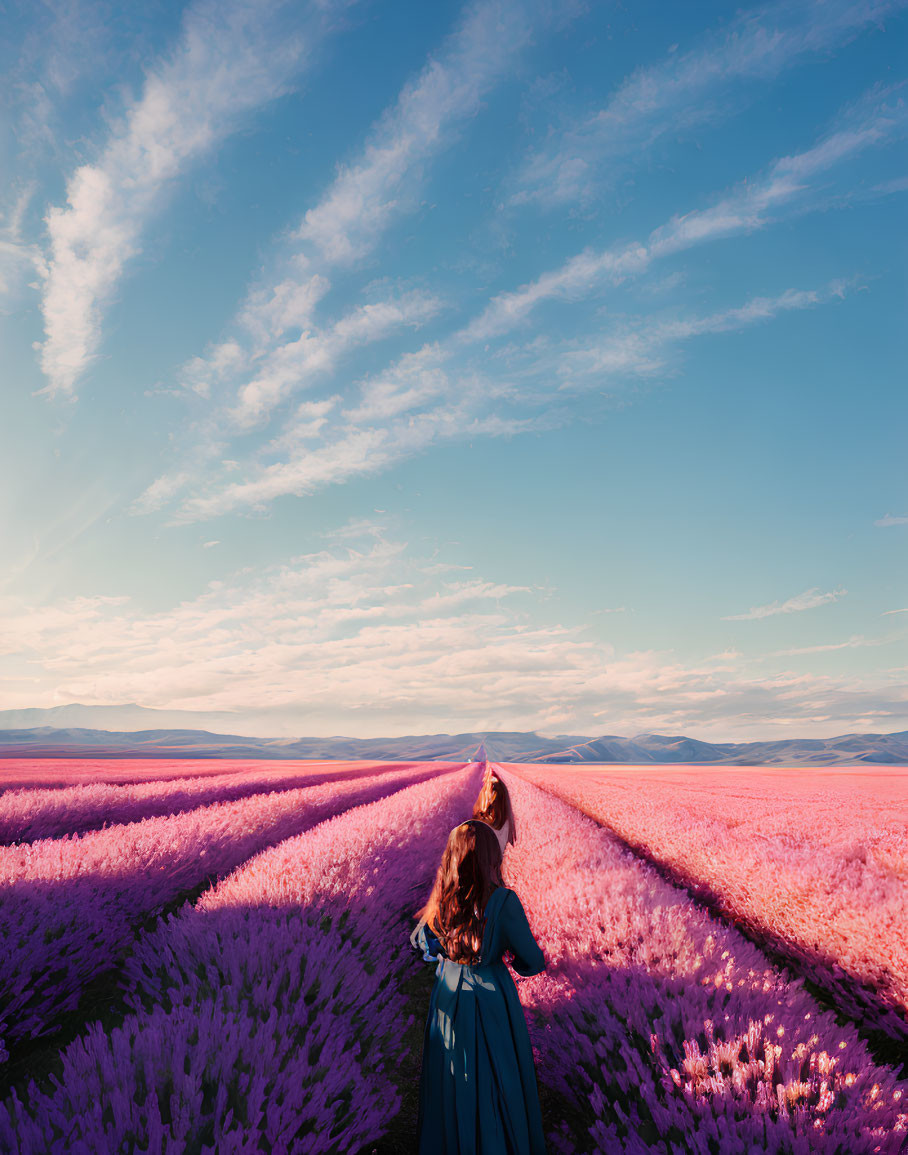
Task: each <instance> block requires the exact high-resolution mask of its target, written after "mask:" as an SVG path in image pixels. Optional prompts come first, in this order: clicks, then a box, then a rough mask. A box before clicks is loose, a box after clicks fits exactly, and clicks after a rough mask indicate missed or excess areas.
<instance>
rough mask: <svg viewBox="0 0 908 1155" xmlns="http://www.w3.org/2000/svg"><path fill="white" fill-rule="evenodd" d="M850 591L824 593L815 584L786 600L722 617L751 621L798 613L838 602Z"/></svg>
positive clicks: (728, 619)
mask: <svg viewBox="0 0 908 1155" xmlns="http://www.w3.org/2000/svg"><path fill="white" fill-rule="evenodd" d="M847 593H848V590H846V589H836V590H829V591H828V592H826V593H822V592H821V591H820V590H819V588H817V587H816V586H814V587H813V588H812V589H809V590H805V591H804V592H803V593H802V594H797V595H796V596H795V597H793V598H789V599H788V601H785V602H770V603H769V604H768V605H765V606H752V607H751V608H750V609H749V610H748V611H747V612H746V613H744V614H729V615H728V616H727V617H724V618H723V619H722V621H723V622H750V621H758V620H760V619H762V618H772V617H775V616H776V615H777V614H797V613H801V612H802V611H803V610H814V609H816V608H817V607H818V606H825V605H828V604H829V603H830V602H837V601H838V600H839V599H840V598H843V597H845V595H846V594H847Z"/></svg>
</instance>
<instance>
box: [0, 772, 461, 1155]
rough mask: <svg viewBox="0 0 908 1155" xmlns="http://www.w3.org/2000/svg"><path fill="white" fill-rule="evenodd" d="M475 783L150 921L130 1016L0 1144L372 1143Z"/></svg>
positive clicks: (95, 1043) (331, 839)
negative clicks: (436, 899) (437, 880)
mask: <svg viewBox="0 0 908 1155" xmlns="http://www.w3.org/2000/svg"><path fill="white" fill-rule="evenodd" d="M480 779H481V773H480V771H479V769H478V767H477V766H476V765H475V764H474V765H471V766H469V767H468V768H467V769H465V770H463V771H461V772H459V773H454V774H444V775H441V776H436V777H434V778H433V779H432V780H431V781H427V782H422V783H419V784H416V785H411V786H409V787H407V788H406V789H403V790H400V791H399V792H397V793H395V794H393V795H390V796H388V797H386V798H384V799H382V800H380V801H377V802H373V803H372V804H371V805H367V806H362V807H359V808H357V809H354V810H348V811H347V812H345V813H343V814H340V815H338V816H337V817H335V818H333V819H331V820H329V821H326V822H324V823H322V824H321V825H319V826H317V827H315V828H314V829H312V830H310V831H308V832H307V833H305V834H302V835H299V836H297V837H294V838H290V839H288V840H286V841H284V842H282V843H281V844H280V845H279V846H275V847H274V848H273V849H271V850H268V851H265V852H263V853H262V854H260V855H258V856H257V857H255V858H253V859H252V860H251V861H249V862H248V863H246V864H245V865H244V866H242V867H241V868H240V869H238V870H237V871H236V872H235V873H234V874H232V875H231V876H230V877H228V878H227V879H225V880H223V881H222V882H221V883H220V884H219V885H218V886H217V887H216V888H215V889H214V890H212V891H211V892H209V893H208V894H207V895H205V896H204V898H203V899H202V900H200V901H199V902H198V903H197V904H196V905H195V906H186V907H184V908H183V910H182V911H181V912H180V913H179V914H175V915H173V916H172V917H170V918H168V919H167V920H166V921H165V922H163V923H161V924H159V925H158V926H157V927H156V928H155V929H154V930H153V931H151V932H149V933H148V934H147V935H145V936H144V937H143V938H142V940H141V941H140V942H139V943H138V944H137V946H136V949H135V951H134V953H133V955H132V957H131V958H130V960H129V961H128V963H127V966H126V969H125V971H124V979H125V982H126V984H127V989H128V996H127V997H128V1001H129V1002H130V1004H131V1005H132V1007H133V1008H134V1013H132V1014H130V1015H129V1016H128V1017H127V1019H126V1021H125V1022H124V1023H123V1025H122V1026H121V1027H118V1028H115V1029H114V1030H113V1031H112V1032H111V1033H110V1034H109V1035H108V1034H107V1033H105V1032H104V1031H103V1030H102V1029H101V1027H100V1025H95V1026H93V1027H91V1028H90V1029H89V1030H88V1031H87V1033H86V1034H85V1035H84V1036H83V1037H82V1038H81V1039H79V1040H77V1041H76V1042H75V1043H74V1044H72V1045H71V1046H70V1047H69V1048H68V1049H67V1050H66V1052H65V1053H64V1055H63V1060H62V1073H61V1075H60V1077H59V1079H57V1080H56V1081H55V1083H54V1085H53V1086H52V1087H51V1088H50V1089H49V1090H41V1089H39V1088H38V1087H36V1086H35V1085H34V1084H32V1085H31V1087H30V1088H29V1090H28V1092H27V1094H26V1096H25V1099H24V1101H23V1100H20V1098H19V1097H18V1096H17V1095H16V1094H13V1095H12V1096H10V1098H9V1099H8V1100H7V1101H6V1102H5V1103H4V1104H2V1105H0V1148H5V1147H7V1146H8V1147H10V1148H11V1149H14V1150H17V1151H19V1152H21V1153H22V1155H38V1153H39V1152H40V1153H43V1152H46V1151H48V1150H66V1151H71V1152H76V1153H82V1152H84V1153H85V1155H88V1153H89V1152H96V1151H101V1150H105V1151H113V1150H118V1151H119V1150H123V1151H126V1150H136V1149H141V1150H144V1151H148V1152H152V1153H157V1155H165V1153H169V1152H173V1153H176V1152H183V1151H186V1150H192V1151H196V1152H199V1153H200V1155H214V1153H215V1152H217V1153H218V1155H225V1153H226V1155H233V1153H236V1155H239V1153H240V1152H243V1153H247V1152H254V1151H269V1152H272V1153H273V1155H284V1153H285V1152H294V1153H297V1152H298V1153H309V1155H315V1153H328V1152H331V1153H336V1155H341V1153H348V1152H353V1151H356V1150H358V1149H359V1148H360V1147H361V1146H363V1145H364V1144H366V1143H368V1142H370V1141H373V1140H375V1139H377V1138H379V1137H380V1136H381V1135H382V1133H383V1131H384V1130H385V1128H386V1127H387V1124H388V1121H389V1120H390V1119H391V1118H392V1117H393V1115H394V1114H395V1113H396V1111H397V1110H398V1107H399V1102H400V1100H399V1097H398V1094H397V1092H396V1090H395V1084H394V1079H393V1073H394V1068H395V1060H396V1058H397V1056H398V1054H399V1051H400V1046H401V1036H402V1033H403V1031H404V1028H405V1027H406V1025H407V1005H406V1000H405V999H404V997H403V996H402V994H401V992H400V977H401V972H402V971H403V969H404V964H405V960H406V956H407V955H408V954H409V947H408V945H407V930H408V927H409V918H408V916H409V915H410V914H411V913H412V910H413V909H414V907H415V906H417V905H418V904H419V902H420V901H421V900H422V898H423V896H424V892H425V890H426V888H427V887H428V885H429V883H430V882H431V878H432V875H433V873H434V870H435V867H436V865H437V861H438V858H439V856H440V854H441V850H442V848H443V846H444V843H445V840H446V837H447V834H448V831H449V829H450V828H451V827H452V826H454V825H456V824H457V823H458V822H460V821H461V820H462V819H463V818H464V816H465V815H466V814H468V813H469V812H470V808H471V807H472V803H473V800H474V799H475V797H476V794H477V792H478V790H479V785H480ZM316 789H321V788H318V787H317V788H316Z"/></svg>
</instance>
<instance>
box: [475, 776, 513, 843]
mask: <svg viewBox="0 0 908 1155" xmlns="http://www.w3.org/2000/svg"><path fill="white" fill-rule="evenodd" d="M473 817H474V818H479V819H480V820H481V821H482V822H488V824H489V825H490V826H494V827H495V829H496V830H501V829H502V828H503V827H504V825H505V823H507V825H508V842H516V841H517V824H516V823H515V821H514V811H513V809H512V808H511V796H510V794H508V788H507V786H505V784H504V783H503V782H502V780H501V779H500V778H499V777H498V775H497V774H494V773H493V772H492V771H491V770H489V771H488V772H487V773H486V776H485V779H484V780H483V783H482V789H481V790H480V791H479V797H478V798H477V799H476V805H475V806H474V807H473Z"/></svg>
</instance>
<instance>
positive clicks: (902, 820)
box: [518, 767, 908, 1061]
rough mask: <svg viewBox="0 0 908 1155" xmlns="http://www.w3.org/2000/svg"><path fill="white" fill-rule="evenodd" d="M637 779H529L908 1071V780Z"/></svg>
mask: <svg viewBox="0 0 908 1155" xmlns="http://www.w3.org/2000/svg"><path fill="white" fill-rule="evenodd" d="M635 769H636V768H635ZM639 769H640V771H641V772H640V773H639V775H638V776H637V777H636V778H632V777H630V776H629V775H628V773H627V770H626V768H621V769H620V770H618V771H616V772H613V771H611V770H594V771H590V770H585V769H579V770H578V769H575V768H571V769H569V770H568V769H567V768H564V769H552V768H542V767H533V768H530V767H521V768H519V771H518V772H519V773H520V774H521V776H523V777H524V778H526V780H527V781H531V782H533V783H534V784H536V785H538V786H541V787H543V788H544V789H546V790H549V791H552V792H553V793H555V794H557V795H558V797H560V798H563V799H564V800H565V801H567V802H569V803H571V805H573V806H576V807H578V808H579V809H580V810H582V811H583V812H584V813H585V814H588V815H589V816H590V817H591V818H594V819H595V820H596V821H597V822H600V823H603V824H604V825H606V826H608V827H609V828H610V829H612V830H614V831H615V833H616V834H618V835H620V837H621V838H623V839H624V840H625V841H626V842H627V843H628V845H629V846H630V847H632V848H633V849H634V850H635V851H637V852H638V853H640V854H643V855H645V856H646V857H647V858H648V859H650V860H651V861H652V862H654V863H655V864H657V865H659V866H660V867H662V868H665V869H666V870H667V871H668V872H670V873H671V874H672V876H673V877H674V878H675V879H676V881H678V882H679V883H682V884H683V885H685V886H686V887H687V888H688V889H689V890H690V891H691V893H692V894H693V895H694V896H695V897H698V898H700V899H701V900H704V901H707V902H708V903H709V904H710V905H711V906H712V907H713V908H714V909H715V910H717V911H718V912H719V913H721V914H722V915H724V916H725V917H727V918H729V919H732V920H733V921H735V922H736V923H738V924H739V925H741V926H743V927H745V928H746V929H747V930H748V932H749V933H750V934H752V935H753V937H755V938H756V939H757V940H759V941H762V942H764V943H765V944H766V946H767V948H769V949H771V950H772V951H773V953H774V954H777V955H779V956H782V957H784V958H785V960H786V961H787V962H788V963H789V964H791V965H793V966H795V967H796V968H797V969H798V970H799V971H800V972H801V973H802V974H803V975H804V976H805V977H808V978H809V979H810V981H811V982H813V983H815V984H817V985H818V986H821V987H822V988H823V989H824V990H825V991H826V992H828V995H829V999H830V1001H832V1002H834V1003H835V1005H836V1007H837V1008H838V1009H839V1010H840V1011H841V1012H843V1013H845V1014H847V1015H848V1016H849V1017H850V1018H852V1019H853V1020H854V1021H855V1022H857V1023H859V1024H860V1025H861V1028H862V1030H864V1031H865V1032H867V1033H868V1035H879V1036H886V1037H888V1039H890V1040H892V1041H893V1042H894V1043H895V1044H896V1045H895V1046H892V1045H891V1044H890V1045H889V1046H888V1047H887V1046H886V1045H885V1043H884V1042H883V1041H882V1039H881V1046H882V1050H883V1051H891V1052H892V1053H893V1054H895V1053H897V1051H898V1049H899V1048H903V1050H904V1054H905V1055H906V1061H908V877H906V873H905V871H906V863H908V797H906V795H905V793H904V778H903V776H902V775H901V774H899V775H898V776H896V775H892V774H887V772H886V771H885V770H884V771H879V770H874V771H872V772H869V771H865V772H863V773H859V772H852V773H851V774H847V775H846V774H845V773H844V772H838V773H832V772H829V771H826V772H821V771H819V770H811V771H810V773H809V775H805V774H804V773H803V772H800V773H797V774H795V775H789V774H788V773H786V772H781V771H748V772H746V774H745V773H743V772H740V771H739V772H735V771H733V770H729V769H728V768H725V767H724V768H722V770H709V769H704V768H698V770H697V773H696V774H693V773H691V772H690V771H685V770H683V769H682V770H678V771H674V772H672V773H670V774H666V773H665V771H664V769H660V770H658V771H647V770H645V769H644V768H639ZM887 786H888V789H887Z"/></svg>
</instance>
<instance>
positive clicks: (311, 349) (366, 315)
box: [229, 292, 441, 430]
mask: <svg viewBox="0 0 908 1155" xmlns="http://www.w3.org/2000/svg"><path fill="white" fill-rule="evenodd" d="M440 308H441V302H440V301H439V300H438V298H437V297H434V296H431V295H430V294H428V293H421V292H412V293H407V294H405V295H404V296H402V297H399V298H397V299H396V300H385V301H376V302H375V303H373V304H368V305H360V306H359V307H358V308H356V309H354V310H352V311H351V312H349V313H347V314H346V315H345V316H343V317H341V318H340V320H338V321H336V322H335V324H334V325H332V326H331V327H330V328H329V329H327V330H323V331H321V332H318V331H316V332H312V331H310V330H308V329H306V330H304V331H303V332H302V333H301V334H300V336H299V337H298V338H297V339H296V340H295V341H288V342H287V343H286V344H283V345H279V346H278V347H277V348H276V349H274V350H273V351H272V352H271V353H270V354H269V355H268V356H267V357H266V358H264V360H263V361H262V362H261V363H260V367H258V368H257V369H256V372H255V376H254V377H253V379H252V380H251V381H249V382H248V383H247V384H245V385H243V386H242V387H241V388H240V390H239V392H238V395H237V400H236V403H235V404H234V405H233V407H232V408H231V409H230V411H229V418H230V421H231V423H232V424H233V425H234V426H235V427H236V428H238V429H240V430H248V429H251V428H255V427H256V426H257V425H260V424H261V423H262V422H263V421H265V420H267V418H268V417H270V415H271V413H272V411H273V409H274V408H275V406H276V405H278V404H279V403H280V402H281V401H282V400H284V399H285V398H286V397H287V396H289V395H290V394H291V393H293V392H295V391H296V390H298V389H301V388H303V387H305V385H307V384H308V383H309V382H310V381H311V380H312V379H314V378H315V377H317V376H319V375H324V374H326V373H329V372H330V371H331V370H332V369H333V368H334V367H335V365H336V364H337V362H338V360H339V359H340V357H341V356H342V355H343V354H345V353H346V352H348V351H349V350H350V349H353V348H355V347H356V346H358V345H364V344H368V343H370V342H373V341H379V340H381V339H382V338H384V337H386V336H388V335H389V334H390V333H393V332H394V331H395V330H397V329H399V328H401V327H403V326H412V327H418V326H420V325H422V324H423V323H424V322H426V321H428V320H429V319H430V318H431V317H433V316H434V315H435V314H436V313H437V312H438V311H439V309H440Z"/></svg>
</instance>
